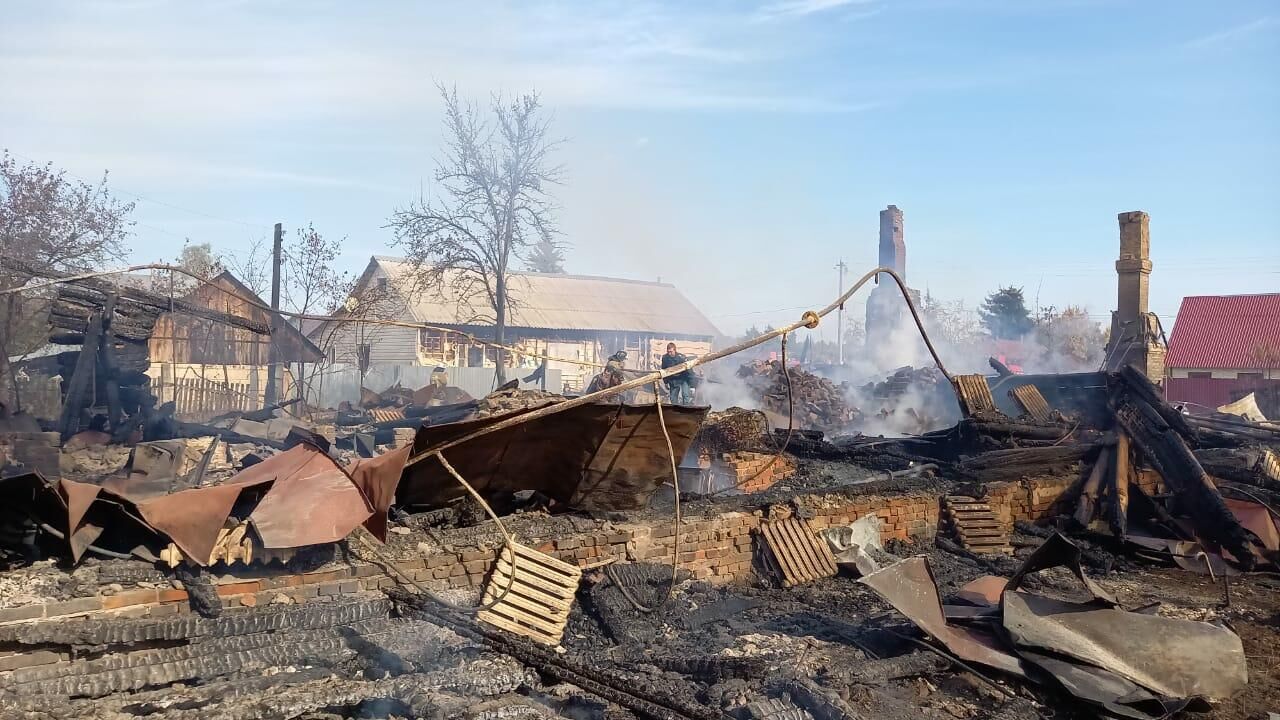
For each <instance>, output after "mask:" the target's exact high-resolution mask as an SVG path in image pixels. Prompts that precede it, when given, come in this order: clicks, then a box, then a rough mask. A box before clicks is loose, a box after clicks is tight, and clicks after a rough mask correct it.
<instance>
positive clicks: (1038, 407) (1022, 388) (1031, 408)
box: [1009, 385, 1053, 422]
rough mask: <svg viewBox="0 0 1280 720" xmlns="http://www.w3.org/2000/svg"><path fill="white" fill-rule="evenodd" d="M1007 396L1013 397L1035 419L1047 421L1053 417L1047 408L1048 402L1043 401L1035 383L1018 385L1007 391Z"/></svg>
mask: <svg viewBox="0 0 1280 720" xmlns="http://www.w3.org/2000/svg"><path fill="white" fill-rule="evenodd" d="M1009 397H1011V398H1013V399H1014V401H1015V402H1017V403H1018V405H1019V406H1020V407H1021V408H1022V409H1023V410H1025V411H1026V413H1027V414H1028V415H1030V416H1031V417H1032V418H1034V419H1035V420H1037V421H1039V422H1049V421H1050V420H1052V419H1053V411H1052V410H1051V409H1050V408H1049V403H1047V402H1045V399H1044V396H1043V395H1041V394H1040V389H1039V388H1037V387H1036V386H1035V385H1019V386H1018V387H1016V388H1014V389H1012V390H1010V391H1009Z"/></svg>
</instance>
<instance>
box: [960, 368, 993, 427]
mask: <svg viewBox="0 0 1280 720" xmlns="http://www.w3.org/2000/svg"><path fill="white" fill-rule="evenodd" d="M951 383H952V385H954V386H955V388H956V396H957V399H958V400H959V401H960V411H961V412H963V413H964V414H965V416H966V417H968V416H970V415H973V414H974V413H994V412H996V401H995V398H993V397H991V388H990V387H988V386H987V379H986V378H985V377H983V376H982V375H953V376H952V378H951Z"/></svg>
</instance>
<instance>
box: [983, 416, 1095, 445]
mask: <svg viewBox="0 0 1280 720" xmlns="http://www.w3.org/2000/svg"><path fill="white" fill-rule="evenodd" d="M961 422H962V423H969V424H971V425H972V426H973V428H974V429H976V430H977V431H978V432H979V433H980V434H982V435H991V436H995V437H1000V436H1005V437H1013V438H1025V439H1028V440H1061V439H1062V438H1064V437H1066V436H1067V434H1068V433H1069V432H1070V430H1071V428H1068V427H1061V426H1057V425H1032V424H1030V423H1019V422H1014V421H1012V420H1009V421H1007V422H1001V421H994V420H981V419H978V418H969V419H966V420H962V421H961Z"/></svg>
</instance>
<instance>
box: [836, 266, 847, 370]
mask: <svg viewBox="0 0 1280 720" xmlns="http://www.w3.org/2000/svg"><path fill="white" fill-rule="evenodd" d="M848 269H849V266H848V265H845V264H844V258H840V262H838V263H836V270H837V271H838V273H839V276H840V280H839V282H838V283H837V290H836V297H840V296H841V295H844V271H845V270H848ZM836 358H837V362H838V363H839V364H840V365H844V303H840V307H839V308H838V309H837V310H836Z"/></svg>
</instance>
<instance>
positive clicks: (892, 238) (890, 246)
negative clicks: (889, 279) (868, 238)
mask: <svg viewBox="0 0 1280 720" xmlns="http://www.w3.org/2000/svg"><path fill="white" fill-rule="evenodd" d="M880 266H881V267H887V268H893V271H894V272H896V273H898V274H899V275H901V276H902V279H903V281H904V282H905V281H906V279H907V243H906V241H905V240H904V239H903V236H902V211H901V210H899V209H898V206H897V205H890V206H889V207H887V208H885V209H884V210H881V211H880Z"/></svg>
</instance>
